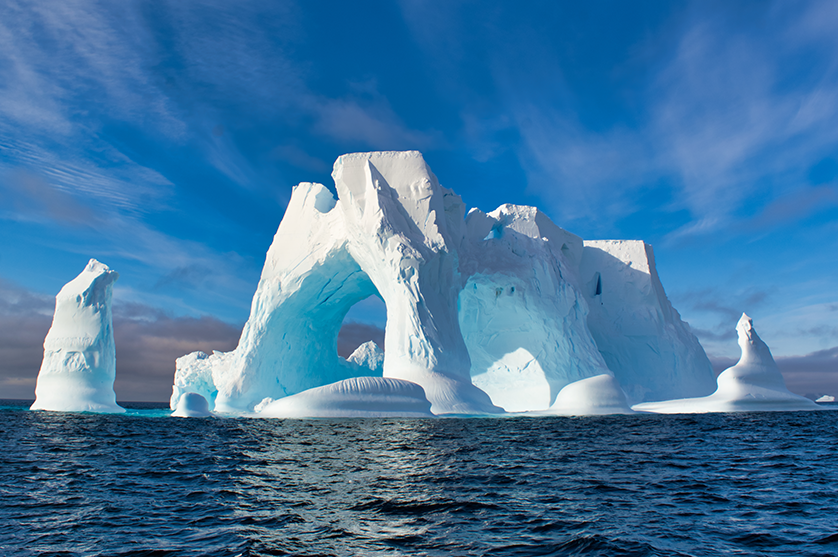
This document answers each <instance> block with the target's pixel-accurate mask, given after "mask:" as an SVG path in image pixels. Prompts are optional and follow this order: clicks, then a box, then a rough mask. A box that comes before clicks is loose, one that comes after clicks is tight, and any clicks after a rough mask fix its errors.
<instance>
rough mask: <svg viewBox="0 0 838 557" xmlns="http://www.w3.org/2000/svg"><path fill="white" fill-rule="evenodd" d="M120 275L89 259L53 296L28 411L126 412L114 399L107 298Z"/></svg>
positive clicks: (111, 324) (113, 352)
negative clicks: (48, 327)
mask: <svg viewBox="0 0 838 557" xmlns="http://www.w3.org/2000/svg"><path fill="white" fill-rule="evenodd" d="M117 278H119V274H118V273H117V272H116V271H111V270H110V269H108V267H107V266H106V265H104V264H102V263H99V262H98V261H96V260H95V259H91V260H90V262H89V263H88V264H87V266H86V267H85V268H84V271H82V272H81V274H80V275H79V276H77V277H76V278H75V279H73V280H72V281H70V282H68V283H67V284H65V285H64V287H63V288H62V289H61V291H60V292H59V293H58V295H57V296H56V297H55V315H54V316H53V319H52V326H51V327H50V329H49V332H48V333H47V337H46V339H45V340H44V359H43V362H42V363H41V370H40V371H39V372H38V381H37V385H36V387H35V397H36V398H35V403H34V404H32V410H57V411H65V412H124V411H125V410H124V409H123V408H121V407H120V406H119V405H117V403H116V395H115V393H114V390H113V382H114V378H115V377H116V348H115V346H114V340H113V317H112V314H111V299H112V297H113V283H114V282H115V281H116V279H117Z"/></svg>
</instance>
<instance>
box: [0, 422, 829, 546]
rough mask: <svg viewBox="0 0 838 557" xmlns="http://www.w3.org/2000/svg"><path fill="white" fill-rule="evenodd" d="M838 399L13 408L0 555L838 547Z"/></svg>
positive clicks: (1, 457)
mask: <svg viewBox="0 0 838 557" xmlns="http://www.w3.org/2000/svg"><path fill="white" fill-rule="evenodd" d="M836 422H838V413H837V412H824V413H811V414H784V413H775V414H729V415H706V416H611V417H599V418H544V419H524V418H521V419H519V418H509V419H439V420H389V419H380V420H364V419H352V420H284V421H283V420H247V419H241V420H222V419H207V420H183V419H172V418H168V417H165V416H164V413H163V412H162V411H160V410H132V411H131V413H130V415H127V416H126V415H122V416H108V415H93V414H52V413H43V412H28V411H26V410H25V408H23V407H20V406H17V407H14V406H8V405H6V406H5V407H0V443H2V447H3V451H0V554H3V555H23V556H48V555H68V556H69V555H72V556H87V555H115V556H116V555H119V556H129V555H130V556H137V555H148V556H164V555H178V556H199V555H213V556H216V555H221V556H231V557H232V556H262V555H335V556H344V555H346V556H350V555H351V556H354V555H371V556H373V555H374V556H378V555H380V556H397V555H407V554H409V555H429V556H437V555H439V556H442V555H514V556H530V555H533V556H534V555H557V556H558V555H561V556H565V555H601V556H609V557H610V556H620V555H632V556H634V555H649V556H691V557H698V556H711V555H720V554H737V555H795V556H796V555H804V556H822V555H835V554H836V552H838V533H836V530H835V520H834V518H835V517H836V516H838V497H835V487H834V486H835V485H836V484H837V483H838V459H836V458H835V455H834V447H835V441H836V432H838V428H836V425H838V423H836Z"/></svg>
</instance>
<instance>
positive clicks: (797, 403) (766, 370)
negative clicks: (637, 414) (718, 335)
mask: <svg viewBox="0 0 838 557" xmlns="http://www.w3.org/2000/svg"><path fill="white" fill-rule="evenodd" d="M736 332H737V334H738V336H739V347H740V348H741V349H742V356H741V357H740V359H739V362H738V363H737V364H736V365H735V366H733V367H729V368H727V369H726V370H725V371H723V372H722V373H721V374H719V377H718V378H717V383H718V388H717V389H716V392H714V393H713V394H712V395H710V396H706V397H700V398H685V399H678V400H667V401H662V402H648V403H643V404H637V405H635V406H633V408H634V410H637V411H642V412H656V413H662V414H691V413H699V412H702V413H703V412H756V411H797V410H819V409H820V407H819V406H818V405H817V404H815V403H814V402H812V401H811V400H809V399H808V398H804V397H802V396H798V395H796V394H794V393H792V392H790V391H789V390H788V389H787V388H786V384H785V381H784V380H783V375H782V374H781V373H780V370H779V368H778V367H777V364H776V362H774V358H773V357H772V356H771V351H770V350H769V348H768V346H767V345H766V344H765V343H764V342H763V341H762V339H761V338H759V335H757V332H756V330H755V329H754V323H753V320H752V319H751V318H750V317H748V316H747V315H745V314H744V313H743V314H742V317H741V318H740V319H739V322H738V323H737V325H736Z"/></svg>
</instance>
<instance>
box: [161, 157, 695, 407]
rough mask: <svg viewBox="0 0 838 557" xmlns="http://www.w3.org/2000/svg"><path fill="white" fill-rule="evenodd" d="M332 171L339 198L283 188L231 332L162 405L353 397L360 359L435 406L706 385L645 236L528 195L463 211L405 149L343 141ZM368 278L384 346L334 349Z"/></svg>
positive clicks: (568, 403) (302, 187) (365, 367)
mask: <svg viewBox="0 0 838 557" xmlns="http://www.w3.org/2000/svg"><path fill="white" fill-rule="evenodd" d="M332 177H333V179H334V181H335V188H336V191H337V194H338V198H337V199H335V197H334V196H333V195H332V194H331V193H330V192H329V190H328V189H327V188H326V187H325V186H323V185H320V184H313V183H302V184H299V185H298V186H296V187H295V188H294V191H293V194H292V196H291V200H290V202H289V205H288V208H287V209H286V211H285V216H284V218H283V219H282V222H281V223H280V225H279V228H278V230H277V233H276V235H275V236H274V240H273V243H272V244H271V247H270V249H269V250H268V253H267V257H266V261H265V266H264V268H263V270H262V276H261V279H260V281H259V285H258V287H257V290H256V293H255V295H254V297H253V302H252V305H251V312H250V317H249V319H248V321H247V323H246V324H245V327H244V330H243V331H242V335H241V339H240V341H239V344H238V346H237V348H236V349H235V350H234V351H232V352H229V353H220V352H215V353H213V354H212V355H209V356H208V355H207V354H204V353H202V352H196V353H193V354H189V355H186V356H184V357H182V358H179V359H178V360H177V364H176V373H175V380H174V386H173V392H172V398H171V401H170V406H171V408H172V409H175V408H176V407H177V404H178V401H179V400H180V398H181V397H182V396H183V394H184V393H187V392H194V393H198V394H200V395H201V396H203V397H204V398H205V399H206V400H207V401H208V404H209V407H210V409H211V410H214V411H216V412H220V413H229V414H248V415H251V414H253V413H254V412H256V413H257V414H264V415H267V414H265V412H267V411H268V410H269V408H273V409H274V411H276V412H279V410H276V409H277V408H283V407H284V406H283V405H289V406H288V407H289V408H291V407H293V408H294V409H295V410H294V411H295V412H300V411H303V410H299V409H300V408H303V409H305V408H309V409H315V408H320V407H319V406H318V405H317V403H316V401H314V398H316V397H326V398H328V397H331V398H332V399H335V397H336V396H337V397H338V398H340V397H342V398H340V402H339V404H338V407H340V408H349V407H350V405H348V402H347V401H348V400H349V398H351V397H352V396H355V395H356V394H358V393H359V392H360V391H357V392H356V390H353V389H356V388H361V387H363V388H365V389H366V388H373V387H375V389H378V388H379V387H380V385H379V384H378V383H376V381H378V380H377V379H375V378H368V379H364V380H363V381H361V382H360V383H359V382H357V381H356V382H352V381H350V382H349V383H344V381H346V380H350V379H353V378H360V377H367V376H370V375H372V376H379V375H381V376H383V377H384V378H390V379H399V380H403V381H406V382H410V383H414V384H416V385H419V386H420V387H421V389H422V390H423V391H424V395H423V397H426V398H427V400H428V401H430V403H431V411H432V412H433V413H434V414H492V413H502V412H504V411H507V412H527V411H548V412H558V411H559V410H558V408H560V407H561V408H565V407H566V408H573V410H568V412H571V413H580V412H583V409H585V408H587V409H589V410H590V412H591V413H601V412H604V411H606V410H604V409H607V408H613V409H614V411H615V412H623V411H626V410H627V406H625V405H624V404H623V403H622V402H620V396H623V395H622V392H623V391H622V390H620V385H622V388H623V389H624V390H626V391H627V392H628V393H629V395H630V397H629V398H630V399H631V400H633V401H638V400H644V399H645V400H652V399H660V398H666V397H669V398H671V397H672V396H696V395H702V394H706V393H709V392H711V391H712V371H711V369H710V364H709V361H708V360H707V357H706V355H705V354H704V351H703V350H702V348H701V346H700V345H699V344H698V341H697V340H696V339H695V337H694V336H693V335H692V333H691V332H690V330H689V327H688V326H687V325H686V324H685V323H683V322H682V321H681V320H680V317H679V316H678V314H677V312H675V310H674V309H672V306H671V305H670V304H669V301H668V300H667V299H666V295H665V294H664V292H663V287H662V286H661V285H660V281H659V280H658V277H657V273H656V271H655V268H654V259H653V257H652V256H651V248H650V247H648V246H646V245H645V244H643V243H642V242H612V243H608V242H605V243H588V244H585V243H583V241H582V239H581V238H579V237H578V236H575V235H573V234H571V233H569V232H567V231H565V230H563V229H561V228H559V227H558V226H556V225H555V224H554V223H553V222H551V221H550V219H549V218H547V216H546V215H544V214H543V213H541V212H540V211H539V210H538V209H536V208H534V207H523V206H515V205H503V206H501V207H500V208H498V209H497V210H495V211H493V212H491V213H488V214H487V213H483V212H482V211H479V210H477V209H472V210H471V211H469V212H468V216H466V207H465V205H464V203H463V201H462V199H460V197H459V196H458V195H456V194H455V193H454V192H453V191H451V190H448V189H446V188H444V187H442V186H440V185H439V182H438V181H437V178H436V176H434V174H433V172H431V170H430V168H429V167H428V165H427V164H426V163H425V160H424V159H423V157H422V155H421V154H420V153H418V152H415V151H408V152H378V153H355V154H349V155H344V156H342V157H340V158H339V159H338V160H337V161H336V162H335V166H334V172H333V173H332ZM588 275H591V276H588ZM594 275H595V276H596V279H597V280H596V281H595V284H594V285H593V289H592V288H591V279H592V276H594ZM370 295H377V296H379V297H380V298H381V299H382V300H383V301H384V303H385V305H386V307H387V323H386V329H385V338H384V346H383V347H381V348H383V350H382V349H381V348H379V347H377V346H375V345H365V346H361V347H359V348H358V350H357V351H356V352H355V353H354V354H353V355H352V356H350V358H349V359H348V360H344V359H343V358H340V357H339V356H338V355H337V350H336V341H337V335H338V330H339V328H340V325H341V323H342V321H343V318H344V316H345V315H346V313H347V312H348V311H349V309H350V308H351V306H352V305H354V304H355V303H357V302H359V301H360V300H363V299H364V298H366V297H368V296H370ZM589 305H596V308H595V310H594V311H590V312H589ZM592 332H593V333H594V334H592ZM598 376H602V377H601V378H600V379H597V380H596V381H592V382H589V383H580V381H583V380H586V379H589V378H594V377H598ZM611 376H614V377H615V378H616V381H615V380H613V379H604V378H607V377H611ZM359 381H360V380H359ZM367 381H372V383H367ZM384 384H387V383H384ZM335 385H337V386H339V387H336V386H335ZM347 385H351V386H353V387H352V388H351V389H350V388H349V387H346V386H347ZM387 385H389V384H387ZM570 385H575V386H573V387H571V388H569V390H568V393H569V394H566V395H565V396H564V397H561V404H558V401H559V398H560V393H561V392H562V390H563V389H565V388H568V386H570ZM612 387H613V388H612ZM388 388H389V387H388ZM335 389H337V390H335ZM375 389H373V390H375ZM375 392H378V391H375ZM597 392H599V393H601V396H602V397H604V398H603V401H602V404H599V403H598V402H596V401H595V400H593V398H591V397H594V398H595V395H594V393H597ZM574 393H575V394H574ZM298 395H299V396H298ZM618 395H619V396H618ZM358 396H361V395H360V394H359V395H358ZM364 396H366V395H364ZM400 396H401V395H400ZM580 396H581V397H582V398H581V399H579V400H583V399H584V400H583V401H582V402H573V400H572V397H580ZM290 397H297V398H294V399H291V400H289V401H287V402H284V403H283V402H282V401H283V400H284V399H286V398H289V399H290ZM568 397H570V398H568ZM408 398H409V397H408ZM266 400H267V401H268V402H266ZM300 400H302V401H303V402H294V401H300ZM324 400H325V398H324ZM270 401H273V402H270ZM330 404H331V403H326V402H323V407H324V408H326V407H330ZM387 404H390V403H389V402H387ZM557 404H558V406H557ZM388 408H389V406H388ZM257 410H258V412H257ZM284 411H285V410H283V412H284ZM289 411H290V410H289ZM306 411H307V410H306ZM311 411H312V412H314V410H311ZM562 411H563V410H562ZM317 412H321V410H317ZM330 415H332V414H330Z"/></svg>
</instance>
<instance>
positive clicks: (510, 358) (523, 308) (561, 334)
mask: <svg viewBox="0 0 838 557" xmlns="http://www.w3.org/2000/svg"><path fill="white" fill-rule="evenodd" d="M466 227H467V235H466V241H467V242H468V243H469V244H470V245H469V246H468V248H469V249H468V250H463V252H464V253H467V254H472V255H471V256H470V257H463V261H462V264H461V270H462V272H463V274H464V275H465V276H466V277H467V279H466V284H465V286H464V288H463V290H462V292H461V293H460V296H459V308H460V310H459V320H460V327H461V329H462V331H463V336H464V338H465V342H466V345H467V347H468V350H469V354H470V356H471V376H472V380H473V381H474V384H475V385H477V386H478V387H480V388H481V389H482V390H484V391H485V392H486V393H488V394H489V396H490V397H491V399H492V402H493V403H494V404H496V405H498V406H501V407H502V408H504V409H505V410H506V411H508V412H518V411H529V410H546V409H548V408H549V407H550V406H551V405H552V404H553V403H554V402H555V401H556V397H557V395H558V394H559V392H560V391H561V390H562V388H564V387H565V386H566V385H568V384H570V383H573V382H575V381H579V380H581V379H585V378H588V377H593V376H596V375H600V374H610V371H609V370H608V368H607V367H606V365H605V362H604V361H603V359H602V357H601V355H600V353H599V351H598V350H597V347H596V344H594V342H593V340H592V339H591V336H590V333H589V332H588V330H587V326H586V317H587V311H588V310H587V304H586V303H585V301H584V299H583V298H582V296H581V295H580V294H579V292H578V289H577V288H576V286H575V285H576V284H577V282H578V280H577V278H576V271H575V269H576V267H577V266H578V264H579V259H580V258H581V255H582V249H583V245H582V239H581V238H579V237H577V236H575V235H573V234H570V233H569V232H567V231H565V230H562V229H561V228H559V227H558V226H556V225H555V224H553V223H552V222H551V221H550V219H548V218H547V217H546V216H545V215H544V214H543V213H541V212H540V211H539V210H538V209H535V208H534V207H521V206H516V205H503V206H501V207H500V208H498V209H497V210H495V211H493V212H491V213H489V214H485V213H483V212H481V211H478V210H472V211H471V212H470V213H469V215H468V217H467V218H466ZM489 231H490V232H489Z"/></svg>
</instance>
